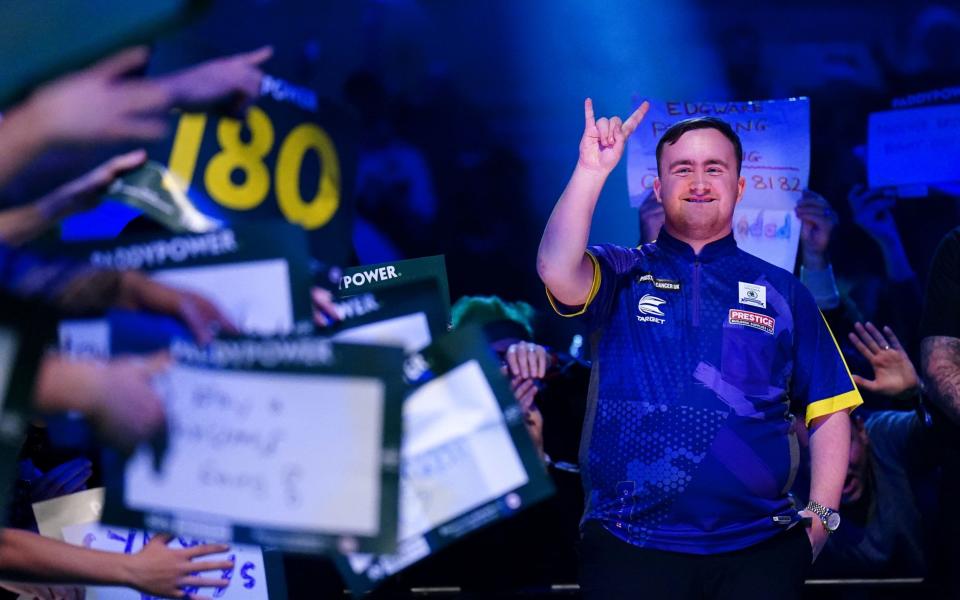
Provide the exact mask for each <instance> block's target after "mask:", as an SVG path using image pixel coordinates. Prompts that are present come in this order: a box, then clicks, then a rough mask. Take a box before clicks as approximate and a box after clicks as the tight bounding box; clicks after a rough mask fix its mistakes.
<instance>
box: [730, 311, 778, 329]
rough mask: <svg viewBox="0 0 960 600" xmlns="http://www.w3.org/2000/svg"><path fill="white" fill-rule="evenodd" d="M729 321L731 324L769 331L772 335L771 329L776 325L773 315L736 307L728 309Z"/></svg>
mask: <svg viewBox="0 0 960 600" xmlns="http://www.w3.org/2000/svg"><path fill="white" fill-rule="evenodd" d="M729 321H730V324H731V325H745V326H747V327H753V328H754V329H759V330H760V331H763V332H766V333H769V334H770V335H773V331H774V329H775V328H776V325H777V321H776V319H774V318H773V317H768V316H767V315H764V314H760V313H755V312H750V311H748V310H738V309H736V308H731V309H730V318H729Z"/></svg>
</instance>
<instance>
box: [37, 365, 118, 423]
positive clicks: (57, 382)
mask: <svg viewBox="0 0 960 600" xmlns="http://www.w3.org/2000/svg"><path fill="white" fill-rule="evenodd" d="M105 370H106V365H105V363H102V362H100V361H96V360H91V359H74V358H70V357H67V356H65V355H63V354H59V353H55V352H50V353H48V354H47V355H46V356H44V358H43V362H42V363H41V364H40V370H39V372H38V373H37V383H36V387H35V388H34V400H33V404H34V408H36V409H37V411H39V412H41V413H45V414H55V413H62V412H67V411H77V412H80V413H82V414H84V415H86V416H92V414H93V413H94V412H95V410H96V406H95V403H96V398H97V397H98V394H99V392H98V390H99V389H100V388H101V387H102V385H103V384H104V372H105Z"/></svg>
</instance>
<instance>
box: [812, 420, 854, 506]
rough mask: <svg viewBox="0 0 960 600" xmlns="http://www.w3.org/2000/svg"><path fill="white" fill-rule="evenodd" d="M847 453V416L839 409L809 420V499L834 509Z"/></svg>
mask: <svg viewBox="0 0 960 600" xmlns="http://www.w3.org/2000/svg"><path fill="white" fill-rule="evenodd" d="M849 456H850V415H849V414H847V411H845V410H841V411H839V412H835V413H832V414H829V415H826V416H824V417H820V418H819V419H815V420H814V421H813V422H812V423H811V434H810V500H814V501H816V502H817V503H819V504H821V505H823V506H826V507H828V508H833V509H837V508H838V507H839V505H840V496H841V494H842V492H843V482H844V479H845V478H846V476H847V462H848V457H849Z"/></svg>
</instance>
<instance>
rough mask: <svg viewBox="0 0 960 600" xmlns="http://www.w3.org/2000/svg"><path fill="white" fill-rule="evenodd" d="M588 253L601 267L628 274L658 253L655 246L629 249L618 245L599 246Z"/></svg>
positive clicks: (648, 245)
mask: <svg viewBox="0 0 960 600" xmlns="http://www.w3.org/2000/svg"><path fill="white" fill-rule="evenodd" d="M587 252H588V253H589V254H590V255H591V256H593V258H594V259H596V260H597V262H598V263H600V264H601V265H605V266H607V267H609V268H611V269H613V270H614V271H616V272H617V273H626V272H628V271H630V270H632V269H633V267H634V266H636V265H638V264H643V263H644V262H646V261H647V260H649V258H650V257H651V256H652V255H653V254H655V253H656V248H655V247H653V244H644V245H643V246H640V247H639V248H627V247H624V246H618V245H616V244H597V245H594V246H589V247H587Z"/></svg>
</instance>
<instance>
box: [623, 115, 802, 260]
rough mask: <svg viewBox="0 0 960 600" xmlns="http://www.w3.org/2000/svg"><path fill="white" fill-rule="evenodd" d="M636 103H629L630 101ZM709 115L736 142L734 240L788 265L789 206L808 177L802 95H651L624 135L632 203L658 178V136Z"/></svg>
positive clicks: (792, 219)
mask: <svg viewBox="0 0 960 600" xmlns="http://www.w3.org/2000/svg"><path fill="white" fill-rule="evenodd" d="M634 108H636V107H634ZM702 116H713V117H718V118H720V119H723V120H724V121H726V122H727V123H729V124H730V125H731V126H732V127H733V129H734V131H736V133H737V135H739V136H740V140H741V142H742V145H743V165H742V168H741V175H742V176H743V177H744V178H745V179H746V190H745V191H744V194H743V200H741V202H740V204H738V205H737V208H736V211H735V212H734V217H733V234H734V237H735V238H736V240H737V245H738V246H739V247H740V248H742V249H743V250H745V251H747V252H749V253H750V254H753V255H754V256H757V257H759V258H762V259H763V260H765V261H767V262H770V263H773V264H775V265H777V266H779V267H783V268H784V269H786V270H788V271H793V267H794V263H795V261H796V257H797V247H798V245H799V243H800V221H799V220H798V219H797V217H796V215H795V214H794V208H795V207H796V204H797V201H798V200H799V199H800V196H801V195H802V192H803V190H804V189H805V188H806V187H807V180H808V178H809V175H810V103H809V101H808V100H807V99H806V98H789V99H786V100H762V101H754V102H681V101H662V100H651V101H650V112H649V113H647V116H646V118H645V119H644V120H643V123H641V124H640V127H639V128H638V129H637V131H636V132H634V134H633V135H632V136H631V137H630V139H629V140H628V141H627V185H628V188H629V193H630V204H631V206H635V207H636V206H639V205H640V203H641V202H642V201H643V199H644V198H646V194H647V192H648V191H649V190H651V189H652V188H653V181H654V179H656V177H657V161H656V148H657V142H658V141H659V140H660V137H661V136H662V135H663V132H664V131H666V130H667V128H669V127H670V126H671V125H673V124H674V123H676V122H678V121H682V120H684V119H689V118H694V117H702Z"/></svg>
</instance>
